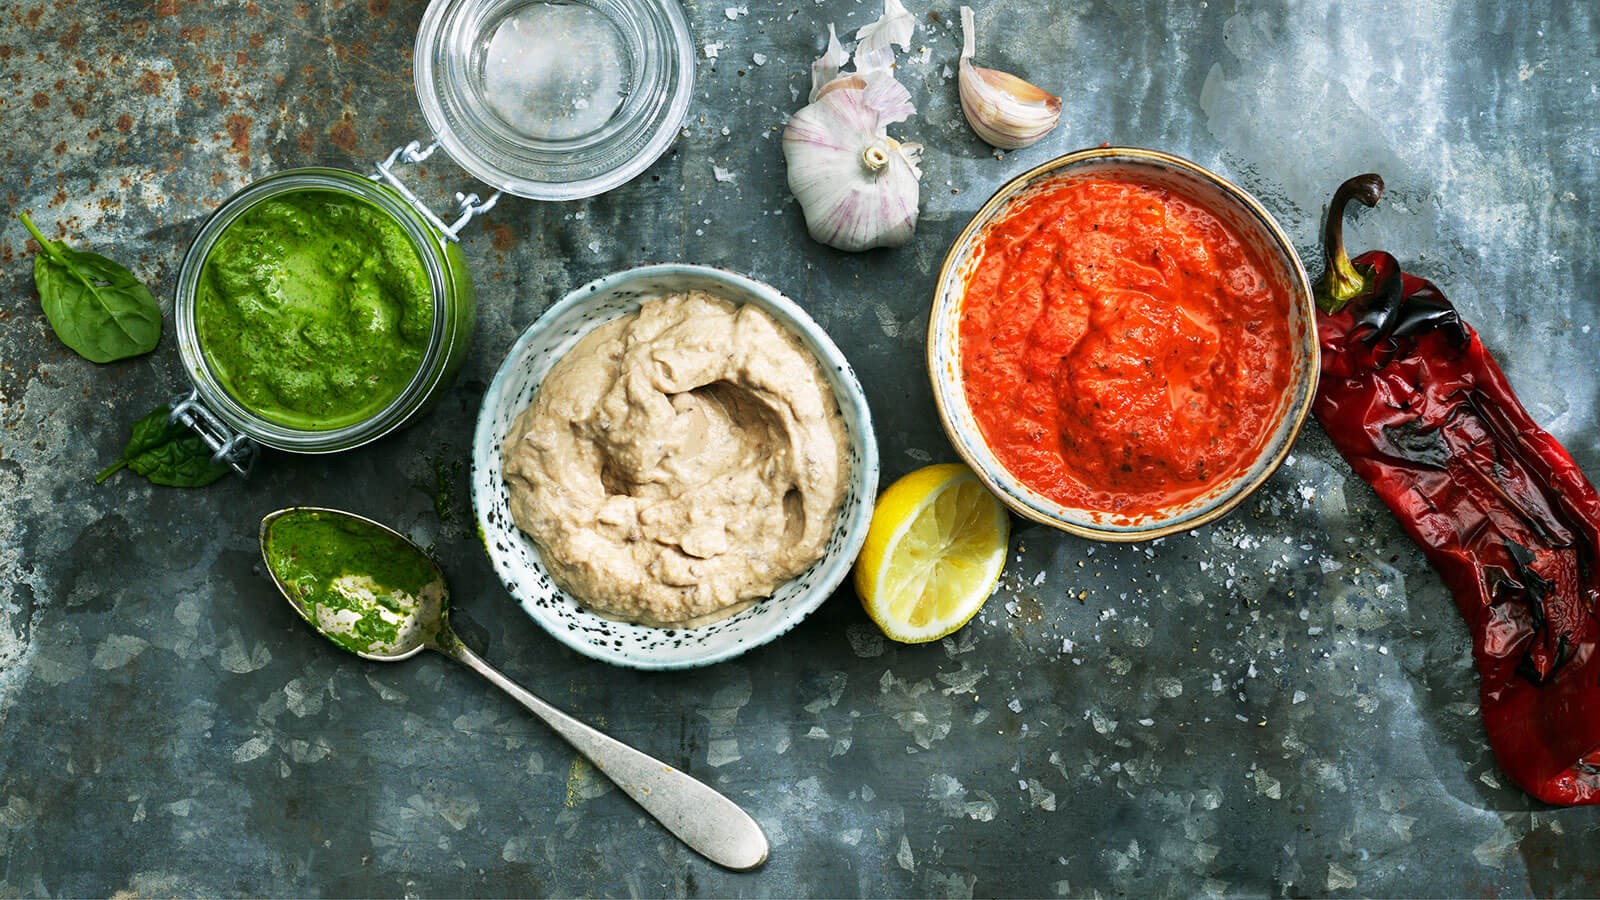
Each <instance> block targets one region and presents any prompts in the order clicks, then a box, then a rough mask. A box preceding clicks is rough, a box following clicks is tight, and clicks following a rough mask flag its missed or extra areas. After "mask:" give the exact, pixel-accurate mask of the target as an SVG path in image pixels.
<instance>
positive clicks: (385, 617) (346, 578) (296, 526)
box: [264, 510, 443, 654]
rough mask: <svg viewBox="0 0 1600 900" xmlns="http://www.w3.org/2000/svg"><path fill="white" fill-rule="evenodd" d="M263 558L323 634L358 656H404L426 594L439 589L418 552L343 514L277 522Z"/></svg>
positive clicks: (310, 514) (301, 514) (297, 514)
mask: <svg viewBox="0 0 1600 900" xmlns="http://www.w3.org/2000/svg"><path fill="white" fill-rule="evenodd" d="M264 554H265V556H266V560H267V566H268V567H269V568H271V569H272V572H273V574H274V575H276V576H277V577H278V580H279V581H281V582H283V584H284V585H285V586H286V587H287V588H288V589H289V592H290V594H291V596H292V597H293V599H294V600H295V602H296V603H298V604H299V605H300V608H301V609H302V610H303V611H304V612H305V615H306V618H307V619H309V620H310V621H311V623H312V624H313V625H315V626H316V627H317V630H319V631H321V632H322V633H323V634H324V635H326V636H327V637H328V639H329V640H331V641H333V642H334V643H336V644H339V645H340V646H342V647H344V648H346V649H349V650H354V651H356V652H358V653H368V652H377V653H380V654H382V653H388V652H393V651H394V650H397V649H400V647H399V644H400V641H401V637H402V632H403V631H404V630H406V629H408V628H409V627H414V625H413V623H414V622H415V620H416V619H417V618H418V613H419V611H420V608H421V605H422V602H423V601H421V600H420V597H421V595H423V594H424V589H425V588H428V587H429V586H430V585H434V584H435V583H437V582H439V572H438V569H436V568H435V567H434V565H433V563H432V561H431V560H429V559H428V557H427V556H426V555H425V554H424V553H423V552H422V551H420V550H418V549H417V548H416V547H415V546H412V545H411V544H410V543H409V542H407V541H404V540H401V539H400V538H397V537H395V536H394V535H392V534H389V533H388V532H386V531H384V530H383V529H381V528H377V527H374V526H373V525H371V524H369V523H367V522H363V521H361V520H360V519H355V518H351V517H349V516H343V515H339V514H338V513H328V512H322V511H318V510H296V511H294V512H289V513H285V514H283V515H282V516H279V517H278V518H276V519H274V520H273V521H272V522H271V523H270V524H269V525H268V526H267V539H266V547H265V550H264ZM442 588H443V585H442V584H439V585H438V587H437V588H434V589H433V590H442Z"/></svg>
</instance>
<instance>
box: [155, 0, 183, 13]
mask: <svg viewBox="0 0 1600 900" xmlns="http://www.w3.org/2000/svg"><path fill="white" fill-rule="evenodd" d="M177 14H178V0H157V2H156V15H158V16H175V15H177Z"/></svg>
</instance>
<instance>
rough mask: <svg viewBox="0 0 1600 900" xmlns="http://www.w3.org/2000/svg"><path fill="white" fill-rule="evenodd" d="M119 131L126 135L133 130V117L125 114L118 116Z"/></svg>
mask: <svg viewBox="0 0 1600 900" xmlns="http://www.w3.org/2000/svg"><path fill="white" fill-rule="evenodd" d="M117 130H118V131H120V132H122V133H124V134H126V133H128V132H129V131H132V130H133V116H130V115H128V114H127V113H123V114H122V115H120V116H117Z"/></svg>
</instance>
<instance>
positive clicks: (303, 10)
mask: <svg viewBox="0 0 1600 900" xmlns="http://www.w3.org/2000/svg"><path fill="white" fill-rule="evenodd" d="M309 15H311V7H310V5H309V4H305V3H296V4H295V5H294V17H295V18H296V19H304V18H305V17H306V16H309Z"/></svg>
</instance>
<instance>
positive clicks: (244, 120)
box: [227, 113, 256, 161]
mask: <svg viewBox="0 0 1600 900" xmlns="http://www.w3.org/2000/svg"><path fill="white" fill-rule="evenodd" d="M255 121H256V120H255V119H252V118H251V117H249V116H241V115H238V114H237V113H235V114H234V115H231V116H228V119H227V122H228V138H229V139H230V140H232V141H233V149H235V150H237V151H239V152H240V153H242V154H244V155H245V159H246V161H248V160H249V158H250V126H251V125H254V124H255Z"/></svg>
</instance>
